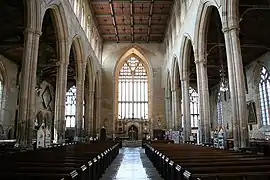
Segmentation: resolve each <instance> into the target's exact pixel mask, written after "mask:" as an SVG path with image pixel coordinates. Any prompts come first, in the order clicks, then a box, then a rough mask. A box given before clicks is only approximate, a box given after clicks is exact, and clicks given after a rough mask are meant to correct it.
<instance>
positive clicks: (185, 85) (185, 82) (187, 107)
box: [181, 78, 191, 141]
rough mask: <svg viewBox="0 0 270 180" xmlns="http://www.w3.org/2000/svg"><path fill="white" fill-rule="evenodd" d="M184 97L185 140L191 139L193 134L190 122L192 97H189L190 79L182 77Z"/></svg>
mask: <svg viewBox="0 0 270 180" xmlns="http://www.w3.org/2000/svg"><path fill="white" fill-rule="evenodd" d="M181 88H182V99H183V120H184V140H185V141H189V137H190V135H191V122H190V99H189V79H188V78H183V79H181Z"/></svg>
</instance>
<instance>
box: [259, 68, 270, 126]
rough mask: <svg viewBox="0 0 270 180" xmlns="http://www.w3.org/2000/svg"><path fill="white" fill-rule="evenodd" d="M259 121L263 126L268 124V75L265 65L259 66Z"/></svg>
mask: <svg viewBox="0 0 270 180" xmlns="http://www.w3.org/2000/svg"><path fill="white" fill-rule="evenodd" d="M259 92H260V104H261V123H262V125H263V126H266V125H270V119H269V114H270V76H269V71H268V69H266V67H264V66H262V68H261V80H260V84H259Z"/></svg>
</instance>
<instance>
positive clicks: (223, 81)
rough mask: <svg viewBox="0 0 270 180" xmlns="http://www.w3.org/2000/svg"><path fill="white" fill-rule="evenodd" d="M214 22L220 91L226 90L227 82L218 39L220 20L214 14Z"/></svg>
mask: <svg viewBox="0 0 270 180" xmlns="http://www.w3.org/2000/svg"><path fill="white" fill-rule="evenodd" d="M216 24H217V29H216V30H217V41H218V46H217V47H218V51H219V52H218V54H219V60H220V66H221V68H220V70H219V75H220V81H219V91H220V92H226V91H228V90H229V88H228V83H227V80H226V72H225V69H224V63H223V57H222V49H221V47H222V46H221V45H220V44H221V40H220V34H219V33H220V32H219V31H220V29H221V27H220V22H219V17H218V16H216Z"/></svg>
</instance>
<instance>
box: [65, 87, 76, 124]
mask: <svg viewBox="0 0 270 180" xmlns="http://www.w3.org/2000/svg"><path fill="white" fill-rule="evenodd" d="M75 117H76V86H72V87H71V88H70V89H69V90H68V92H67V93H66V127H69V128H72V127H75V123H76V121H75V119H76V118H75Z"/></svg>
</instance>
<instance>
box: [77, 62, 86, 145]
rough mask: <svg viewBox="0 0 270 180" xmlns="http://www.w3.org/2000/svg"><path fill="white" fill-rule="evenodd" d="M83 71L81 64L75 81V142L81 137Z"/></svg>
mask: <svg viewBox="0 0 270 180" xmlns="http://www.w3.org/2000/svg"><path fill="white" fill-rule="evenodd" d="M85 69H86V68H85V66H84V65H83V64H81V69H79V71H78V76H77V79H76V125H75V137H76V140H78V141H81V136H82V123H83V100H84V79H85Z"/></svg>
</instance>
